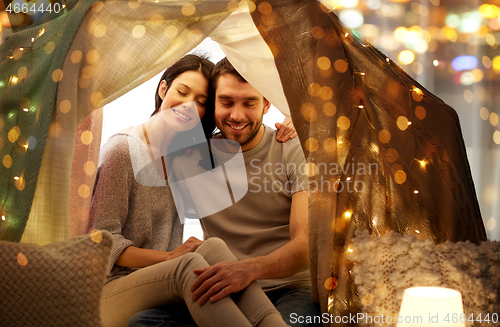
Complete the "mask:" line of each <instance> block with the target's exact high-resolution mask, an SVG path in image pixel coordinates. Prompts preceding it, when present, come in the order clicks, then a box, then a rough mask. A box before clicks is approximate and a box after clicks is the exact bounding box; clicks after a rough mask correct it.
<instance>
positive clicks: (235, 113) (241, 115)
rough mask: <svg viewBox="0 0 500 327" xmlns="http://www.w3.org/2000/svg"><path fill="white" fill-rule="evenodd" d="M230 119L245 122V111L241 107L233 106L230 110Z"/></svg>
mask: <svg viewBox="0 0 500 327" xmlns="http://www.w3.org/2000/svg"><path fill="white" fill-rule="evenodd" d="M231 119H232V120H234V121H242V120H245V111H244V108H243V107H242V106H241V105H235V106H234V107H233V108H232V110H231Z"/></svg>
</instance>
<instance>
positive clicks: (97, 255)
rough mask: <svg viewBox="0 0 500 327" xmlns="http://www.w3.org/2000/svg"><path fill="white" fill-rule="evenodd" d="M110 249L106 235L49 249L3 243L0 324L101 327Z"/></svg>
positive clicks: (97, 234) (84, 237)
mask: <svg viewBox="0 0 500 327" xmlns="http://www.w3.org/2000/svg"><path fill="white" fill-rule="evenodd" d="M111 245H112V237H111V234H110V233H108V232H105V231H104V232H102V233H101V232H100V231H94V232H92V233H91V234H89V235H81V236H77V237H74V238H71V239H68V240H65V241H62V242H58V243H54V244H49V245H46V246H39V245H36V244H22V243H12V242H6V241H0V262H1V264H0V276H1V279H0V312H1V313H0V316H1V318H0V320H1V322H0V325H2V326H9V327H14V326H23V327H25V326H72V327H76V326H92V327H96V326H102V324H101V319H100V311H99V299H100V297H101V290H102V287H103V285H104V278H105V270H106V264H107V261H108V257H109V253H110V250H111Z"/></svg>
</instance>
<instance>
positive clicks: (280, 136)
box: [274, 118, 297, 143]
mask: <svg viewBox="0 0 500 327" xmlns="http://www.w3.org/2000/svg"><path fill="white" fill-rule="evenodd" d="M274 126H275V127H276V129H277V130H278V132H277V133H276V140H277V141H280V142H283V143H284V142H286V141H288V140H291V139H293V138H295V137H297V131H296V130H295V127H294V126H293V123H292V121H291V120H290V119H288V118H285V120H283V122H282V123H276V124H275V125H274Z"/></svg>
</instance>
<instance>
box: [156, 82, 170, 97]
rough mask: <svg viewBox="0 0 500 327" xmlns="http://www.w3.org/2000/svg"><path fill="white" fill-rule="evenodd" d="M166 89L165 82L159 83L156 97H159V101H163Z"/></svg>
mask: <svg viewBox="0 0 500 327" xmlns="http://www.w3.org/2000/svg"><path fill="white" fill-rule="evenodd" d="M167 89H168V86H167V81H165V80H163V81H161V82H160V87H159V88H158V96H159V97H160V99H162V100H163V98H164V97H165V94H166V93H167Z"/></svg>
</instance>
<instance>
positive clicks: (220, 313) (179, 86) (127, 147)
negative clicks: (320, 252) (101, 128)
mask: <svg viewBox="0 0 500 327" xmlns="http://www.w3.org/2000/svg"><path fill="white" fill-rule="evenodd" d="M212 68H213V64H212V63H211V62H210V61H208V60H207V59H204V58H200V57H198V56H195V55H187V56H185V57H184V58H182V59H180V60H179V61H178V62H176V63H175V64H174V65H172V66H171V67H170V68H168V69H167V70H166V71H165V73H164V74H163V76H162V78H161V82H160V83H159V85H158V89H157V92H156V109H155V112H154V113H153V115H152V117H151V118H150V119H149V120H148V121H147V122H146V123H144V124H142V125H141V126H137V127H131V128H129V129H126V130H124V131H122V132H120V133H118V134H115V135H114V136H112V137H111V138H110V139H109V140H108V142H107V143H106V145H105V146H104V147H103V149H102V157H101V164H100V165H99V169H98V172H97V177H96V183H95V186H94V192H93V197H92V207H91V212H90V215H91V221H92V224H91V225H92V227H91V229H94V228H99V229H105V230H108V231H110V232H112V234H113V237H114V245H113V249H112V253H111V256H110V260H109V266H108V269H109V270H108V272H109V273H108V276H107V283H106V285H105V286H104V288H103V293H102V297H101V317H102V320H103V324H104V326H125V325H126V324H127V321H128V319H129V318H130V317H131V316H132V315H133V314H135V313H137V312H139V311H141V310H144V309H148V308H153V307H157V306H160V305H165V304H169V303H177V302H181V301H185V302H186V304H187V306H188V308H189V310H190V313H191V315H192V317H193V319H194V320H195V321H196V323H197V324H198V325H199V326H217V327H218V326H286V324H285V323H284V321H283V320H282V318H281V315H280V314H279V313H278V312H277V311H276V309H275V308H274V306H273V305H272V303H271V302H270V301H269V300H268V299H267V296H266V295H265V294H264V292H263V291H262V290H261V289H260V287H259V286H258V285H257V283H256V282H253V283H252V284H250V286H249V287H248V288H247V289H246V290H244V291H243V292H242V295H241V297H240V299H239V300H238V303H247V305H244V306H242V307H241V308H238V306H237V305H236V304H235V303H234V302H233V300H232V299H231V298H230V297H226V298H224V299H222V300H220V301H218V302H216V303H206V304H204V305H203V306H200V305H198V304H197V303H196V302H194V301H192V300H191V292H190V287H191V285H192V284H193V282H194V281H195V280H196V278H197V276H196V275H195V274H194V273H193V270H194V269H200V268H202V267H205V266H207V265H212V264H215V263H216V262H219V261H223V260H235V258H234V256H233V255H232V254H231V252H230V251H229V250H228V249H227V247H226V246H225V244H224V242H222V241H221V240H219V239H209V240H207V241H205V242H202V241H200V240H198V239H196V238H194V237H192V238H190V239H189V240H188V241H186V242H185V243H184V244H181V240H182V225H181V224H180V221H179V218H178V215H177V211H176V209H175V205H174V201H173V198H172V192H171V190H170V187H169V186H168V182H167V181H166V177H167V176H166V175H167V172H168V171H169V162H170V161H171V159H172V158H170V157H169V153H172V151H173V150H175V149H176V148H179V146H180V147H181V148H182V147H185V146H186V144H187V145H191V144H196V143H199V142H200V141H199V138H200V136H201V138H203V134H202V135H199V134H200V132H201V130H200V129H198V128H197V126H198V127H199V126H202V127H203V128H204V133H205V136H208V135H209V134H210V133H211V132H212V131H213V129H214V123H213V108H212V105H211V104H210V102H209V99H208V90H209V76H210V72H211V69H212ZM193 131H194V132H193ZM197 132H198V133H197ZM186 141H187V142H186ZM172 148H174V149H173V150H172ZM171 150H172V151H171ZM252 304H254V305H252Z"/></svg>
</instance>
